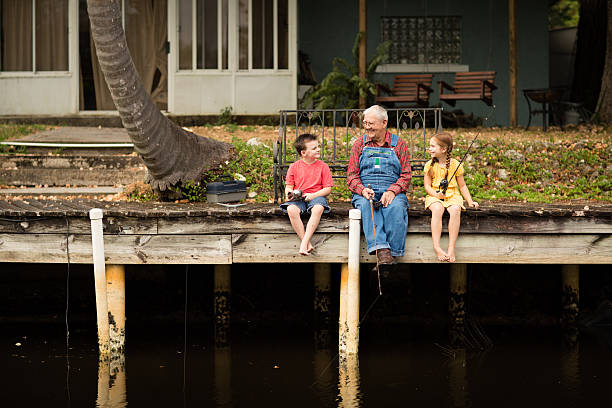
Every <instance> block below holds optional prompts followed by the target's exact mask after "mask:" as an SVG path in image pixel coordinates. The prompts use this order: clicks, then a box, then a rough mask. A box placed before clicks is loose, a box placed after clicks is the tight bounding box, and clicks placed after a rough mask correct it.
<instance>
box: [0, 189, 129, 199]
mask: <svg viewBox="0 0 612 408" xmlns="http://www.w3.org/2000/svg"><path fill="white" fill-rule="evenodd" d="M122 191H123V188H121V187H34V188H2V189H0V197H15V196H28V197H30V196H34V197H38V196H58V197H71V196H72V197H76V196H105V195H109V194H118V193H121V192H122Z"/></svg>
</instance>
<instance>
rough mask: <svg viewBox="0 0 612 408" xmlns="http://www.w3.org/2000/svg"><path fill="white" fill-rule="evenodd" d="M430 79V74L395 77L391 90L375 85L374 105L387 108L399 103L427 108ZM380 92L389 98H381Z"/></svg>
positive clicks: (430, 91)
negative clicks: (386, 94)
mask: <svg viewBox="0 0 612 408" xmlns="http://www.w3.org/2000/svg"><path fill="white" fill-rule="evenodd" d="M432 78H433V75H432V74H405V75H396V76H395V79H394V80H393V88H392V89H389V88H388V87H386V86H384V85H377V87H376V103H377V104H380V105H384V106H388V107H393V106H395V104H401V103H407V104H414V105H416V106H420V107H427V106H429V94H430V93H432V92H433V89H432V88H431V82H432ZM381 91H384V92H386V93H388V94H390V96H381V95H380V93H381Z"/></svg>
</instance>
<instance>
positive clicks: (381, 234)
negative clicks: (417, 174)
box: [347, 105, 412, 265]
mask: <svg viewBox="0 0 612 408" xmlns="http://www.w3.org/2000/svg"><path fill="white" fill-rule="evenodd" d="M387 121H388V117H387V111H386V110H385V109H384V108H383V107H381V106H378V105H374V106H371V107H369V108H368V109H366V110H365V111H364V116H363V126H364V129H365V135H363V137H362V138H360V139H358V140H356V141H355V143H354V144H353V148H352V150H351V157H350V159H349V166H348V172H347V183H348V187H349V189H350V190H351V191H352V192H353V207H355V208H357V209H359V210H360V211H361V221H362V224H363V232H364V234H365V237H366V241H367V244H368V252H369V253H370V254H373V253H374V252H376V257H377V260H378V263H379V264H383V265H385V264H387V265H388V264H393V263H395V258H394V257H395V256H402V255H404V244H405V242H406V230H407V228H408V199H407V198H406V194H405V192H406V191H407V189H408V186H409V185H410V179H411V177H412V174H411V169H410V154H409V152H408V147H407V146H406V143H405V142H404V141H403V140H401V139H400V138H399V137H398V136H397V135H393V134H391V133H390V132H388V131H387ZM370 200H372V202H373V205H372V207H371V203H370ZM379 204H380V205H379ZM372 213H373V215H374V219H372ZM372 222H373V223H374V226H375V227H373V224H372ZM374 230H375V231H376V233H374Z"/></svg>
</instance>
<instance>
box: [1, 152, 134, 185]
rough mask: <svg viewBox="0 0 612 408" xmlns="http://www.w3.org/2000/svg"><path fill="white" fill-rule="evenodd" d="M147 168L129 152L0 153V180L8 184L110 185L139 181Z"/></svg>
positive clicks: (3, 183)
mask: <svg viewBox="0 0 612 408" xmlns="http://www.w3.org/2000/svg"><path fill="white" fill-rule="evenodd" d="M145 177H146V168H145V166H144V164H143V163H142V160H141V159H140V157H138V156H136V155H134V154H128V155H99V154H98V155H93V156H72V155H37V154H2V155H0V184H2V185H8V186H38V185H47V186H62V187H64V186H66V185H70V186H92V185H94V186H113V185H117V184H124V185H125V184H130V183H135V182H136V181H142V180H144V179H145Z"/></svg>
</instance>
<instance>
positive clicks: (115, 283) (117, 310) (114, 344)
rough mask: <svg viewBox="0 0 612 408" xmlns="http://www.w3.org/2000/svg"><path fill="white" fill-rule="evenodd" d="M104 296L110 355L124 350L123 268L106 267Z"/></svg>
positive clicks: (117, 266) (120, 266)
mask: <svg viewBox="0 0 612 408" xmlns="http://www.w3.org/2000/svg"><path fill="white" fill-rule="evenodd" d="M106 295H107V301H108V325H109V334H110V351H111V353H117V352H119V353H121V352H123V350H124V348H125V266H124V265H107V266H106Z"/></svg>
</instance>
